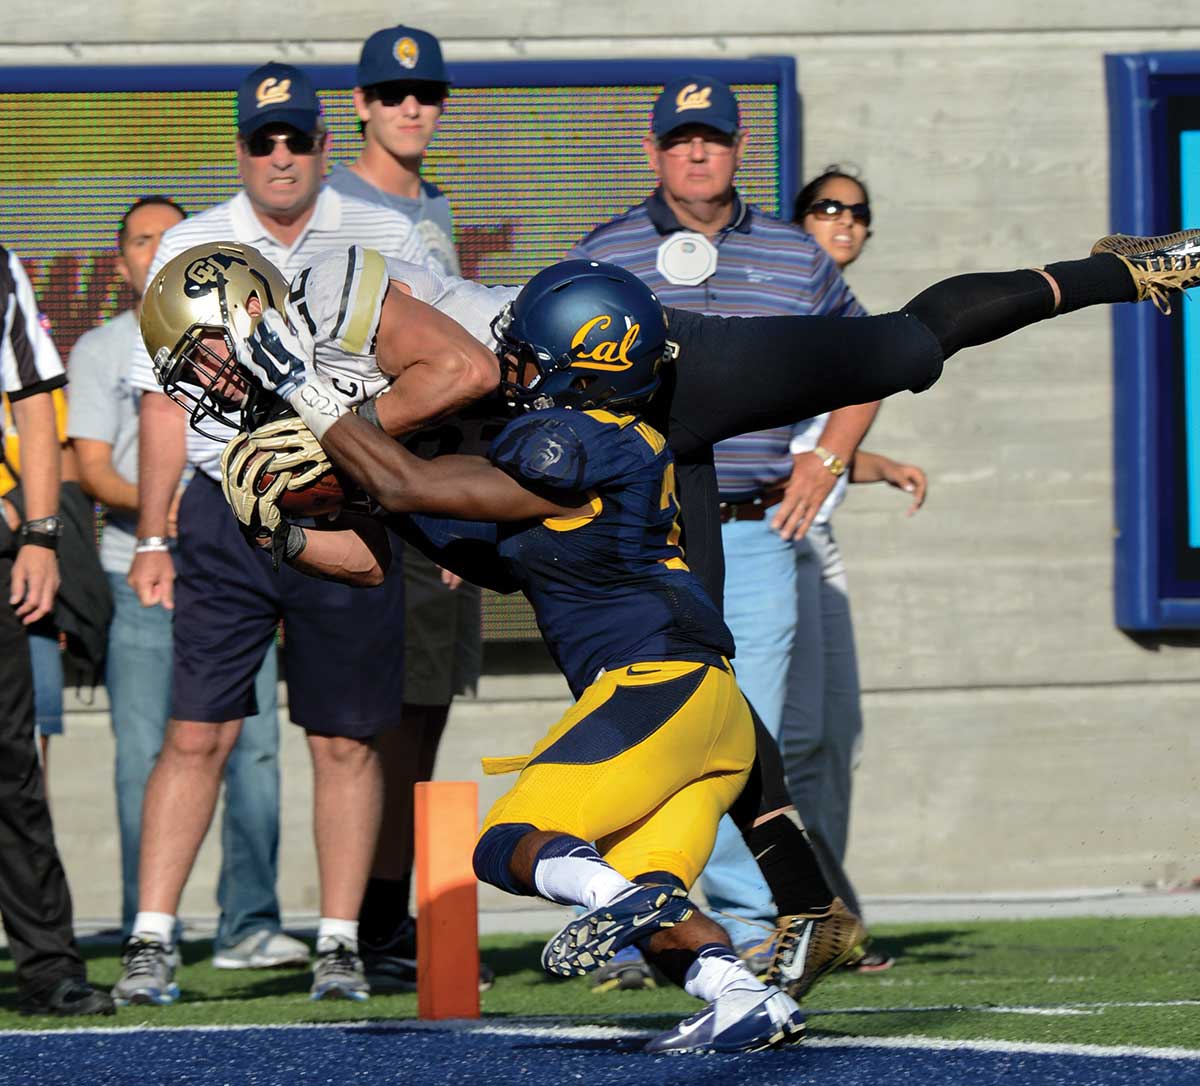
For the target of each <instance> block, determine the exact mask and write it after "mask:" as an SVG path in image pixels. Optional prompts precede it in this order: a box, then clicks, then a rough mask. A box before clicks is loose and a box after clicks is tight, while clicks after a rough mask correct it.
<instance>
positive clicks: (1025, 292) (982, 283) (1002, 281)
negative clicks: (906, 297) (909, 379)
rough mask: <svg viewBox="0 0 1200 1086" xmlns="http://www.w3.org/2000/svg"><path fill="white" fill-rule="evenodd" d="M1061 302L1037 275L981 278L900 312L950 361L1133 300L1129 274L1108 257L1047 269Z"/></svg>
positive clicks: (949, 285) (956, 282)
mask: <svg viewBox="0 0 1200 1086" xmlns="http://www.w3.org/2000/svg"><path fill="white" fill-rule="evenodd" d="M1046 272H1047V274H1048V275H1050V276H1051V277H1052V278H1053V279H1054V281H1055V282H1056V283H1057V284H1058V289H1059V295H1060V297H1061V299H1062V300H1061V302H1060V303H1059V305H1058V307H1057V308H1056V307H1055V305H1054V291H1053V290H1052V289H1051V287H1050V284H1049V283H1048V282H1047V281H1046V278H1045V276H1043V275H1042V274H1041V273H1040V272H1036V271H1033V270H1031V269H1024V270H1022V271H1013V272H979V273H975V274H972V275H956V276H954V277H953V278H952V279H943V280H942V281H941V282H940V283H934V285H933V286H931V287H930V288H929V289H928V290H924V291H922V292H921V293H920V294H918V295H917V296H916V297H915V298H914V299H913V300H912V301H911V302H909V303H908V305H906V306H905V307H904V310H903V311H904V312H905V313H908V314H910V315H911V316H914V317H916V318H917V319H918V320H920V321H921V323H922V324H924V325H925V327H926V328H928V329H929V330H930V331H931V332H932V333H933V334H934V336H936V337H937V340H938V343H940V344H941V347H942V355H943V358H949V357H950V356H951V355H952V354H954V353H955V352H956V351H959V350H962V348H963V347H975V346H978V345H979V344H981V343H990V342H991V341H992V340H994V339H1000V338H1001V337H1002V336H1006V335H1008V334H1009V333H1010V332H1015V331H1017V329H1018V328H1024V327H1025V326H1026V325H1029V324H1035V323H1037V322H1038V321H1041V320H1045V319H1046V318H1047V317H1053V316H1055V315H1056V314H1057V313H1073V312H1074V311H1075V310H1076V309H1083V308H1084V307H1085V306H1089V305H1106V304H1110V303H1113V302H1133V301H1136V300H1137V286H1136V284H1135V283H1134V281H1133V276H1131V275H1130V274H1129V269H1128V268H1126V267H1125V265H1124V263H1122V261H1121V260H1120V259H1119V258H1118V257H1116V256H1114V255H1113V254H1112V253H1101V254H1099V255H1098V256H1089V257H1086V258H1085V259H1083V260H1064V261H1062V262H1061V263H1058V264H1048V265H1047V266H1046Z"/></svg>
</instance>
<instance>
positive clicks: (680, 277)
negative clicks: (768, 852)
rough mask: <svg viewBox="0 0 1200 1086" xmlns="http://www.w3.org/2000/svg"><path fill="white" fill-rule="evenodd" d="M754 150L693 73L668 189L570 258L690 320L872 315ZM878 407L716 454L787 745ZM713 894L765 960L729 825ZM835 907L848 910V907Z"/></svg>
mask: <svg viewBox="0 0 1200 1086" xmlns="http://www.w3.org/2000/svg"><path fill="white" fill-rule="evenodd" d="M746 139H747V137H746V133H745V131H743V130H742V128H741V122H740V114H739V110H738V102H737V99H736V97H735V96H734V94H733V92H732V91H731V90H730V89H729V87H727V86H726V85H725V84H724V83H722V82H721V81H720V80H717V79H713V78H710V77H708V76H703V75H694V76H685V77H683V78H680V79H676V80H674V81H673V82H670V83H668V84H667V85H666V86H665V87H664V89H663V91H662V93H661V94H660V95H659V97H658V99H657V100H656V101H655V103H654V110H653V113H652V116H651V131H650V133H649V134H647V135H646V136H645V138H644V140H643V146H644V149H645V152H646V156H647V159H648V161H649V163H650V168H651V169H652V170H653V171H654V173H655V175H656V176H657V177H658V179H659V187H658V188H657V189H656V190H655V191H654V192H653V193H652V194H651V196H650V197H649V198H648V199H647V200H645V201H643V202H642V203H641V204H639V205H637V206H636V207H634V208H631V209H630V210H629V211H627V212H625V213H624V214H623V215H620V216H618V217H617V218H615V219H613V220H612V221H611V222H608V223H605V224H604V225H603V226H600V227H598V228H597V229H595V230H593V231H592V233H590V234H589V235H588V236H587V237H586V238H584V239H583V240H582V241H581V242H580V243H579V244H578V245H576V246H575V248H574V249H573V250H572V252H571V254H570V255H571V256H576V257H587V258H590V259H592V260H607V261H611V262H613V263H615V264H620V265H622V266H624V267H626V268H628V269H629V270H630V271H632V272H634V274H636V275H637V276H638V277H639V278H641V279H642V280H643V281H644V282H646V283H647V284H648V285H649V286H650V287H652V288H653V290H654V291H655V293H656V294H657V295H658V296H659V298H660V299H661V300H662V302H663V303H664V304H665V305H668V306H674V307H677V308H679V309H690V310H694V311H696V312H700V313H706V314H712V315H716V316H785V315H813V316H845V317H854V316H860V315H862V314H863V312H864V310H863V308H862V307H861V306H860V305H859V303H858V301H857V300H856V299H855V298H854V296H853V294H851V293H850V290H849V289H848V288H847V287H846V284H845V283H844V282H843V281H842V278H841V275H840V274H839V272H838V270H837V268H836V267H835V265H834V264H833V262H832V260H830V259H829V258H828V257H827V256H826V255H825V253H824V252H823V251H822V250H821V248H820V247H819V246H818V245H817V244H816V242H814V241H813V240H812V238H811V237H809V235H808V234H806V233H804V232H803V231H802V230H800V229H799V228H797V227H795V226H794V225H793V224H791V223H785V222H782V221H780V220H778V219H776V218H774V217H771V216H768V215H766V214H765V213H764V212H762V211H761V210H759V209H758V208H756V207H753V206H751V205H749V204H746V203H745V202H744V201H743V200H742V198H741V197H740V195H739V194H738V191H737V189H736V188H735V186H734V175H735V174H736V173H737V170H738V167H739V166H740V165H741V162H742V157H743V155H744V153H745V150H746ZM877 406H878V405H877V404H867V405H863V406H854V407H844V408H841V409H839V410H837V411H834V412H832V413H831V414H830V415H828V416H827V418H826V420H825V423H824V429H823V430H822V431H821V433H822V436H821V439H820V441H819V443H818V448H817V450H816V451H815V452H812V453H805V454H801V455H796V456H795V457H793V455H792V453H791V451H790V448H789V445H790V441H791V437H792V433H793V429H794V428H790V427H779V428H776V429H774V430H769V431H761V432H757V433H751V434H746V435H744V436H739V437H735V438H730V439H728V440H726V441H723V442H720V443H719V444H718V445H717V447H716V449H715V461H716V467H717V476H718V483H719V486H720V490H721V499H722V501H721V519H722V522H723V524H722V532H721V534H722V544H723V547H724V551H725V560H726V568H727V575H726V580H725V586H726V587H725V600H724V605H725V619H726V622H727V623H728V625H729V627H730V629H731V630H732V632H733V635H734V640H735V642H736V644H737V658H736V666H737V673H738V680H739V682H740V684H741V687H742V690H743V691H744V692H745V694H746V696H747V698H748V699H749V700H750V703H751V704H752V705H753V706H754V708H755V709H756V710H757V712H758V713H759V714H760V716H761V718H762V721H763V723H764V725H765V726H766V728H767V730H768V731H769V732H770V733H771V734H772V735H773V736H775V737H778V735H779V731H780V725H781V720H782V713H783V698H784V692H785V690H786V685H787V674H788V667H789V663H790V660H791V654H792V647H793V643H794V635H795V630H796V616H797V611H796V606H794V605H792V606H789V605H785V603H784V601H785V600H791V601H793V604H795V603H797V602H798V600H799V596H798V593H797V567H798V566H799V564H800V563H801V562H802V561H803V560H804V557H803V554H802V551H803V550H804V549H805V548H806V547H807V543H804V542H803V541H801V537H802V536H803V535H804V533H805V532H806V531H807V529H808V527H809V524H810V523H811V522H812V519H813V517H815V516H816V514H817V512H818V511H819V510H820V508H821V506H822V504H823V502H824V501H825V499H826V497H827V495H828V494H829V493H830V491H831V490H832V489H833V488H834V486H835V484H837V483H838V482H839V478H838V477H839V476H840V475H841V474H842V473H843V471H844V466H843V465H845V464H847V463H849V462H850V459H851V457H852V456H853V454H854V451H855V449H856V448H857V446H858V443H859V442H860V441H861V440H862V438H863V436H864V434H865V433H866V430H867V428H868V427H869V426H870V423H871V420H872V419H873V418H874V416H875V412H876V410H877ZM797 422H798V423H799V420H797ZM828 874H829V876H830V881H831V882H832V884H833V886H834V887H835V889H837V890H838V891H839V892H840V893H841V894H842V895H843V896H849V893H850V891H849V889H848V888H849V881H848V880H847V879H845V878H844V876H843V875H842V874H841V873H840V872H839V871H830V872H828ZM703 886H704V892H705V894H706V896H707V897H708V899H709V902H710V904H711V905H712V906H713V907H714V909H717V910H719V911H721V912H722V913H725V914H729V915H732V916H734V917H738V918H745V920H746V921H748V923H744V922H742V920H740V919H738V920H728V919H725V920H724V922H725V923H726V926H727V927H728V928H729V931H730V934H731V936H732V937H733V940H734V942H735V944H736V945H738V946H739V948H740V949H741V950H743V952H745V953H752V952H753V951H754V950H756V949H758V948H755V944H756V943H758V942H759V941H760V937H759V936H758V933H757V932H756V928H757V927H758V926H759V925H767V926H770V925H771V924H772V923H773V922H774V908H773V907H772V903H771V894H770V891H769V890H768V888H767V886H766V883H765V882H764V881H763V879H762V877H761V875H760V874H759V871H758V869H757V867H756V865H755V864H754V862H753V860H752V858H751V856H750V853H749V852H748V850H747V849H746V847H745V845H744V844H743V843H742V840H741V837H740V836H739V835H738V834H737V833H736V831H735V830H734V827H733V824H732V823H731V821H730V820H729V819H728V818H726V819H724V820H723V821H722V824H721V830H720V833H719V834H718V837H717V845H716V848H715V850H714V852H713V856H712V859H711V860H710V861H709V864H708V866H707V868H706V869H705V874H704V879H703ZM843 887H844V888H846V889H843ZM834 908H838V909H844V908H845V906H844V905H843V904H842V902H841V901H840V900H839V901H837V902H835V904H834ZM847 911H848V910H847ZM723 919H724V918H723ZM762 949H764V950H765V949H766V948H765V947H763V948H762ZM621 964H622V963H620V962H617V963H615V968H616V969H617V970H619V969H620V966H621ZM629 965H630V969H631V970H632V971H633V972H632V973H631V974H630V975H625V976H622V975H619V974H614V975H613V976H611V977H610V976H609V975H608V974H607V973H606V974H604V975H603V976H601V977H600V983H601V984H604V983H617V982H619V983H620V984H621V986H630V985H631V984H635V983H636V979H637V973H636V970H637V969H638V963H636V962H631V963H629Z"/></svg>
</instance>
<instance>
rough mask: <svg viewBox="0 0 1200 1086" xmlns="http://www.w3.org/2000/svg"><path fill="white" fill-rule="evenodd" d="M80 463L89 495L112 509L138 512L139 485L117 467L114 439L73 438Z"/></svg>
mask: <svg viewBox="0 0 1200 1086" xmlns="http://www.w3.org/2000/svg"><path fill="white" fill-rule="evenodd" d="M71 445H72V446H73V447H74V449H75V458H76V460H77V461H78V463H79V482H80V485H81V486H82V487H83V489H84V491H85V492H86V493H87V494H88V496H89V497H92V498H95V499H96V501H98V502H103V503H104V504H105V505H106V506H108V508H109V509H117V510H120V511H121V512H123V513H136V512H137V507H138V488H137V484H136V483H131V482H130V481H129V480H128V479H126V478H125V476H123V475H121V474H120V473H119V472H118V471H117V469H116V468H115V467H113V460H112V453H113V447H112V443H111V442H108V441H99V440H97V439H96V438H91V437H76V438H72V439H71Z"/></svg>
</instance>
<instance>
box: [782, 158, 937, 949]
mask: <svg viewBox="0 0 1200 1086" xmlns="http://www.w3.org/2000/svg"><path fill="white" fill-rule="evenodd" d="M793 218H794V220H795V222H796V223H797V224H798V225H800V226H801V227H802V228H803V229H804V230H805V231H806V232H807V233H808V234H810V235H811V236H812V238H813V240H814V241H816V243H817V244H818V245H820V247H821V248H822V249H824V250H825V252H826V253H828V254H829V256H830V257H831V258H832V260H833V262H834V263H835V264H837V266H838V268H839V270H843V271H844V270H845V269H846V268H847V267H848V266H849V265H851V264H853V263H854V261H855V260H857V259H858V257H859V254H861V253H862V250H863V246H864V245H865V244H866V241H867V238H869V237H870V236H871V229H870V227H871V203H870V197H869V195H868V193H867V187H866V185H865V184H864V183H863V182H862V181H861V180H860V179H859V178H858V177H856V176H854V174H852V173H849V172H847V171H846V170H844V169H842V168H841V167H839V166H829V167H827V168H826V169H825V170H824V171H823V172H822V173H821V174H820V175H819V176H817V177H815V178H813V179H812V180H811V181H809V183H808V184H807V185H805V186H804V188H803V189H801V191H800V194H799V195H798V196H797V197H796V206H795V214H794V216H793ZM827 417H828V416H824V415H820V416H817V417H816V418H812V419H806V420H805V421H803V422H801V423H798V424H797V426H796V427H795V431H794V436H793V439H792V446H791V451H792V454H793V456H800V455H802V454H804V453H808V452H812V451H813V450H814V449H815V448H819V447H820V446H821V445H822V441H821V435H822V431H823V430H824V427H825V422H826V418H827ZM847 479H848V480H849V481H850V482H856V483H857V482H863V483H865V482H880V481H885V482H888V483H890V484H891V485H892V486H895V487H898V488H899V489H901V490H904V491H905V492H907V493H909V494H911V495H912V497H913V502H912V505H911V506H910V508H909V513H910V515H911V514H912V513H915V512H916V511H917V510H918V509H919V508H920V507H921V504H922V503H923V501H924V500H925V488H926V479H925V473H924V472H923V471H922V470H921V469H920V468H919V467H916V466H914V465H909V464H899V463H897V462H896V461H894V460H891V459H889V458H888V457H886V456H880V455H878V454H876V453H870V452H867V451H866V450H863V449H860V450H858V451H857V452H856V453H855V454H854V457H853V459H852V460H851V463H850V465H849V470H848V471H846V472H845V474H844V475H843V476H841V477H840V478H839V479H838V482H837V485H836V486H835V487H834V488H833V490H832V491H831V492H830V493H829V495H828V497H827V498H826V499H825V500H824V502H823V503H822V505H821V509H820V512H819V513H818V514H817V516H816V518H815V519H814V520H813V523H812V525H811V526H810V527H809V529H808V531H807V532H806V533H805V535H804V536H803V537H802V538H800V539H798V540H796V541H795V543H794V546H795V548H796V551H797V562H796V574H797V580H798V588H797V600H798V609H797V621H796V639H795V648H794V649H793V652H792V660H791V668H790V670H789V674H788V685H787V693H786V696H785V700H784V707H783V717H782V723H781V729H780V746H781V748H782V750H783V757H784V767H785V770H786V773H787V782H788V788H789V790H790V792H791V794H792V798H793V800H794V801H795V804H796V808H797V810H798V811H799V812H800V817H801V819H802V820H803V821H804V825H805V827H806V828H807V830H808V832H809V837H810V838H811V839H812V841H813V844H814V847H815V848H816V850H817V852H818V854H819V855H820V856H821V857H822V860H823V861H824V865H825V867H826V869H827V874H828V876H829V877H830V878H831V880H832V881H833V882H834V883H835V887H836V889H837V890H838V893H839V895H840V896H841V897H842V899H843V900H844V901H846V902H847V904H848V905H849V906H850V908H852V909H853V910H854V911H855V912H857V913H859V915H860V916H861V915H862V910H861V908H860V907H859V904H858V900H857V895H856V894H855V892H854V888H853V886H852V885H851V884H850V881H849V878H848V877H847V876H846V874H845V870H844V868H843V866H842V865H843V862H844V860H845V852H846V840H847V835H848V831H849V822H850V791H851V783H850V782H851V773H852V771H853V767H854V763H855V761H856V760H857V757H858V752H859V749H860V746H861V743H862V711H861V707H860V703H859V683H858V662H857V657H856V654H855V648H854V626H853V623H852V621H851V616H850V600H849V596H848V593H847V585H846V572H845V567H844V565H843V563H842V558H841V554H840V552H839V550H838V545H837V540H836V539H835V537H834V533H833V525H832V523H831V521H830V518H831V516H832V514H833V511H834V509H835V508H836V507H837V506H838V505H839V504H840V502H841V501H842V499H843V498H844V497H845V493H846V481H847ZM891 964H892V959H891V958H890V957H888V956H887V955H886V954H882V953H879V952H878V951H871V950H868V951H867V954H866V956H865V957H864V958H862V959H861V961H859V962H858V963H856V964H855V965H853V966H851V968H856V969H859V970H862V971H880V970H883V969H887V968H888V967H890V966H891Z"/></svg>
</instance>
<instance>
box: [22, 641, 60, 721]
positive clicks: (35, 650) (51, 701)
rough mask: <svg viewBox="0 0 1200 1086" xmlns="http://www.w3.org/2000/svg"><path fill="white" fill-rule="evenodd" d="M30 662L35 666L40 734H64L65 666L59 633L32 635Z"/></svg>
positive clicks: (36, 707) (35, 713)
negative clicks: (59, 645)
mask: <svg viewBox="0 0 1200 1086" xmlns="http://www.w3.org/2000/svg"><path fill="white" fill-rule="evenodd" d="M29 660H30V663H31V665H32V666H33V711H34V720H35V722H36V724H37V730H38V734H39V735H62V730H63V664H62V652H61V650H60V649H59V647H58V636H57V635H56V634H41V633H31V634H30V635H29Z"/></svg>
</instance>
